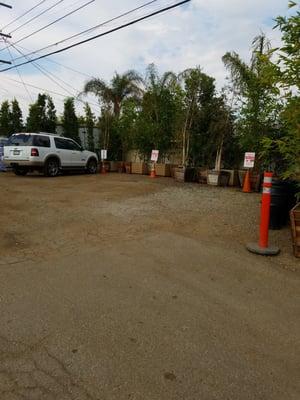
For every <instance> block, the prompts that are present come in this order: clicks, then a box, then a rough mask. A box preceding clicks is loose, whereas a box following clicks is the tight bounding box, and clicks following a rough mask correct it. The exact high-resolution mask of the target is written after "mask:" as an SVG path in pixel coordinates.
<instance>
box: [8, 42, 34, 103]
mask: <svg viewBox="0 0 300 400" xmlns="http://www.w3.org/2000/svg"><path fill="white" fill-rule="evenodd" d="M3 40H4V42H5V44H6V45H7V50H8V53H9V56H10V58H11V59H12V54H11V51H10V49H9V47H8V43H7V40H6V39H5V38H3ZM16 69H17V73H18V75H19V78H20V79H21V81H22V83H23V86H24V89H25V90H26V92H27V94H28V96H29V98H30V100H31V101H32V96H31V93H30V92H29V90H28V87H27V86H26V85H25V83H24V81H23V78H22V75H21V73H20V71H19V68H16Z"/></svg>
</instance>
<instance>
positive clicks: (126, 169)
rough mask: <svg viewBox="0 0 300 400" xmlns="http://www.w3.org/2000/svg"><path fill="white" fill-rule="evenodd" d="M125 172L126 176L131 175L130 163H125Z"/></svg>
mask: <svg viewBox="0 0 300 400" xmlns="http://www.w3.org/2000/svg"><path fill="white" fill-rule="evenodd" d="M125 171H126V174H131V162H126V163H125Z"/></svg>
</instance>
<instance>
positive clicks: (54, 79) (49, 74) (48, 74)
mask: <svg viewBox="0 0 300 400" xmlns="http://www.w3.org/2000/svg"><path fill="white" fill-rule="evenodd" d="M12 46H13V48H14V49H15V50H16V51H17V52H18V53H21V54H22V52H21V50H19V49H17V47H16V46H14V45H13V44H12ZM26 58H27V59H28V58H29V57H28V56H26ZM32 64H33V65H34V66H35V67H36V68H37V69H38V70H39V71H40V72H41V73H42V74H43V75H45V76H46V77H47V78H48V79H50V80H51V81H52V82H54V83H55V84H56V85H57V86H59V87H60V88H61V89H63V90H64V91H66V92H67V93H68V94H69V95H71V96H72V97H76V98H77V100H78V101H80V102H82V103H86V101H83V100H81V99H79V98H78V96H79V95H80V93H81V91H80V90H78V89H76V88H74V87H73V86H71V85H70V84H69V83H67V82H66V81H64V80H63V79H61V78H59V77H58V76H56V75H54V74H53V73H52V72H50V71H48V70H47V69H46V68H45V67H42V66H41V65H40V64H38V63H37V62H32ZM57 81H60V82H62V83H63V84H64V85H66V86H68V87H69V88H71V89H72V90H73V91H74V92H75V93H76V94H75V95H74V92H70V91H69V90H68V89H66V88H65V87H63V86H62V85H61V84H60V83H58V82H57ZM87 103H89V105H91V104H92V105H94V106H96V107H100V105H99V104H96V103H94V102H91V101H89V102H87Z"/></svg>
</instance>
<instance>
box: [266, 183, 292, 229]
mask: <svg viewBox="0 0 300 400" xmlns="http://www.w3.org/2000/svg"><path fill="white" fill-rule="evenodd" d="M295 193H296V186H295V182H292V181H280V180H277V179H273V181H272V189H271V209H270V224H269V228H270V229H281V228H282V227H284V226H285V225H286V224H287V222H288V220H289V211H290V209H291V208H292V207H293V206H294V205H295V203H296V198H295Z"/></svg>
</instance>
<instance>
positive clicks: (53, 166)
mask: <svg viewBox="0 0 300 400" xmlns="http://www.w3.org/2000/svg"><path fill="white" fill-rule="evenodd" d="M58 172H59V161H58V159H57V158H49V159H48V160H47V161H46V162H45V166H44V174H45V175H46V176H51V177H54V176H56V175H57V174H58Z"/></svg>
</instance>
